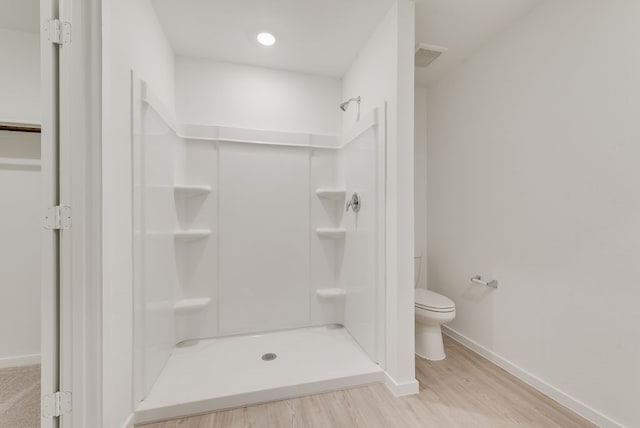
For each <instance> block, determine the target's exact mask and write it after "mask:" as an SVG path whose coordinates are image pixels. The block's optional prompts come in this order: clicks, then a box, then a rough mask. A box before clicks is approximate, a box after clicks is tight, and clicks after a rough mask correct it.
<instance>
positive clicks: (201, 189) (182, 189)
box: [173, 184, 211, 197]
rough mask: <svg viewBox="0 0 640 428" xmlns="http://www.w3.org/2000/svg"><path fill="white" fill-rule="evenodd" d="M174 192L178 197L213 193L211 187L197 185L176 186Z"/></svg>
mask: <svg viewBox="0 0 640 428" xmlns="http://www.w3.org/2000/svg"><path fill="white" fill-rule="evenodd" d="M173 190H174V192H175V193H176V194H178V195H184V196H187V197H193V196H199V195H205V194H207V193H211V186H207V185H197V184H176V185H175V186H173Z"/></svg>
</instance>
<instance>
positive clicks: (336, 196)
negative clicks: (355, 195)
mask: <svg viewBox="0 0 640 428" xmlns="http://www.w3.org/2000/svg"><path fill="white" fill-rule="evenodd" d="M346 194H347V191H346V190H344V189H316V195H317V196H318V197H319V198H321V199H330V200H332V201H340V200H343V199H344V198H345V196H346Z"/></svg>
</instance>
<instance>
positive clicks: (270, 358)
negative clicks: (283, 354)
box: [262, 352, 278, 361]
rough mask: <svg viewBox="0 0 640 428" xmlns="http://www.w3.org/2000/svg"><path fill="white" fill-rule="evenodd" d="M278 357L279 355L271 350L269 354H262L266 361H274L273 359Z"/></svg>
mask: <svg viewBox="0 0 640 428" xmlns="http://www.w3.org/2000/svg"><path fill="white" fill-rule="evenodd" d="M276 358H278V356H277V355H276V354H273V353H271V352H269V353H268V354H264V355H263V356H262V359H263V360H264V361H273V360H275V359H276Z"/></svg>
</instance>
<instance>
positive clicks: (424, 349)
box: [415, 288, 456, 361]
mask: <svg viewBox="0 0 640 428" xmlns="http://www.w3.org/2000/svg"><path fill="white" fill-rule="evenodd" d="M415 299H416V300H415V307H416V354H417V355H418V356H419V357H422V358H426V359H427V360H431V361H439V360H444V358H445V354H444V346H443V344H442V331H441V330H440V326H441V325H442V324H444V323H447V322H449V321H452V320H453V319H454V318H455V317H456V305H455V303H453V300H451V299H449V298H448V297H445V296H443V295H442V294H438V293H434V292H433V291H429V290H426V289H424V288H416V289H415Z"/></svg>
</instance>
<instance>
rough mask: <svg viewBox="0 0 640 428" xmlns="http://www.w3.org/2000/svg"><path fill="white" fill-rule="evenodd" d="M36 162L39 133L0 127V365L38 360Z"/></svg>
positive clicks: (38, 293)
mask: <svg viewBox="0 0 640 428" xmlns="http://www.w3.org/2000/svg"><path fill="white" fill-rule="evenodd" d="M23 160H27V161H30V162H35V163H36V164H35V165H33V166H20V165H17V164H16V161H18V162H19V161H23ZM39 160H40V134H27V133H22V132H8V131H0V195H2V198H0V212H2V226H1V227H0V236H2V238H1V239H0V279H1V280H0V337H1V338H2V340H0V368H2V367H11V366H18V365H25V364H37V363H38V362H39V361H40V231H41V218H40V175H41V174H40V167H39V165H38V161H39Z"/></svg>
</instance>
